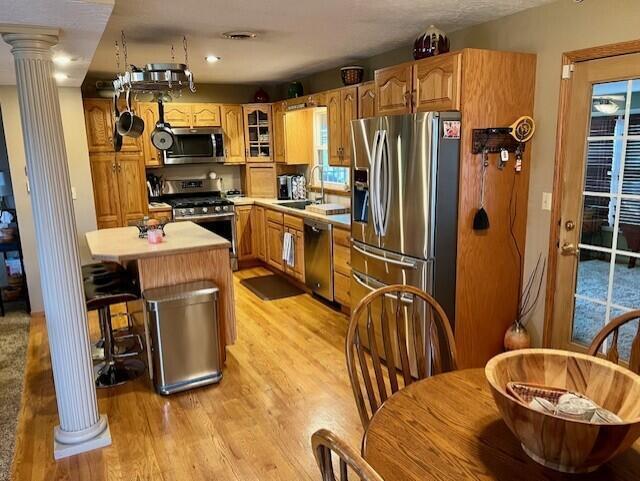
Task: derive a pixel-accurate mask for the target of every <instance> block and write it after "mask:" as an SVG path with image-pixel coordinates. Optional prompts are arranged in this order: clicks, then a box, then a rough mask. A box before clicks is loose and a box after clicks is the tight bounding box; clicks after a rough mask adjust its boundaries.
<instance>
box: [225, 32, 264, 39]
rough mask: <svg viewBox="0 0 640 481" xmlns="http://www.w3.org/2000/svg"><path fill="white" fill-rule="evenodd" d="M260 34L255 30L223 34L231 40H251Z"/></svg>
mask: <svg viewBox="0 0 640 481" xmlns="http://www.w3.org/2000/svg"><path fill="white" fill-rule="evenodd" d="M257 35H258V34H257V33H255V32H248V31H236V32H224V33H223V34H222V37H223V38H229V39H231V40H250V39H252V38H256V36H257Z"/></svg>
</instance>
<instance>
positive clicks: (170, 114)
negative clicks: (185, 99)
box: [164, 102, 193, 127]
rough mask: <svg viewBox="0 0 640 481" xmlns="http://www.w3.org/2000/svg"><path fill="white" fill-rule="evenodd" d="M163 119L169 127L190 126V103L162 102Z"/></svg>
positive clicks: (191, 122) (191, 121) (191, 120)
mask: <svg viewBox="0 0 640 481" xmlns="http://www.w3.org/2000/svg"><path fill="white" fill-rule="evenodd" d="M164 120H165V122H167V123H168V124H169V125H171V127H191V126H192V124H193V119H192V117H191V104H178V103H173V102H169V103H166V104H164Z"/></svg>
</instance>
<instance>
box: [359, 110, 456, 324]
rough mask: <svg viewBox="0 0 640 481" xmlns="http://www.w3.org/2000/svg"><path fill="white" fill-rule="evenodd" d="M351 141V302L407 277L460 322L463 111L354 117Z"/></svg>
mask: <svg viewBox="0 0 640 481" xmlns="http://www.w3.org/2000/svg"><path fill="white" fill-rule="evenodd" d="M352 141H353V163H352V166H351V176H352V177H351V178H352V184H353V188H352V194H351V195H352V199H351V200H352V219H351V220H352V223H351V234H352V237H353V242H352V247H351V265H352V279H351V302H352V305H353V306H355V305H356V304H357V303H358V302H359V301H360V300H361V299H362V298H363V297H364V296H365V295H366V294H368V293H369V292H371V291H372V290H374V289H377V288H379V287H383V286H386V285H390V284H408V285H412V286H415V287H418V288H420V289H422V290H424V291H426V292H428V293H430V294H431V295H433V296H434V297H435V299H436V300H437V301H438V302H439V303H440V304H441V305H442V307H443V308H444V310H445V312H446V313H447V315H448V316H449V319H450V320H451V322H452V323H454V322H455V291H456V242H457V241H456V239H457V235H456V233H457V223H458V215H457V213H458V170H459V150H460V114H459V113H458V112H424V113H418V114H411V115H398V116H387V117H376V118H371V119H361V120H355V121H353V122H352ZM453 327H454V326H452V328H453Z"/></svg>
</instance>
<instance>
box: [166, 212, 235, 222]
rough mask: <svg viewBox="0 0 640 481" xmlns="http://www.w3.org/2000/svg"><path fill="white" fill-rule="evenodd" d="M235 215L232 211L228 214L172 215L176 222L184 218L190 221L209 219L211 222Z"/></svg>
mask: <svg viewBox="0 0 640 481" xmlns="http://www.w3.org/2000/svg"><path fill="white" fill-rule="evenodd" d="M235 216H236V215H235V214H234V213H229V214H219V215H218V214H216V215H190V216H184V217H183V216H178V217H174V218H173V220H174V221H176V222H180V221H185V220H192V221H198V220H210V221H212V222H215V221H217V220H227V219H233V218H234V217H235Z"/></svg>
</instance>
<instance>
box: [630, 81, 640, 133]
mask: <svg viewBox="0 0 640 481" xmlns="http://www.w3.org/2000/svg"><path fill="white" fill-rule="evenodd" d="M639 112H640V80H634V81H633V82H632V84H631V115H629V135H640V113H639Z"/></svg>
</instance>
